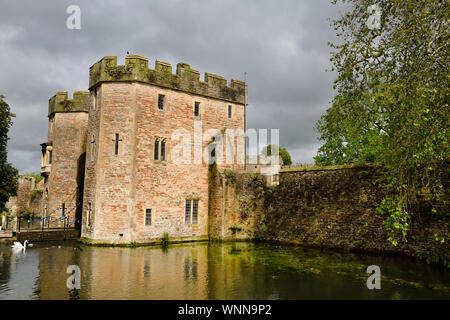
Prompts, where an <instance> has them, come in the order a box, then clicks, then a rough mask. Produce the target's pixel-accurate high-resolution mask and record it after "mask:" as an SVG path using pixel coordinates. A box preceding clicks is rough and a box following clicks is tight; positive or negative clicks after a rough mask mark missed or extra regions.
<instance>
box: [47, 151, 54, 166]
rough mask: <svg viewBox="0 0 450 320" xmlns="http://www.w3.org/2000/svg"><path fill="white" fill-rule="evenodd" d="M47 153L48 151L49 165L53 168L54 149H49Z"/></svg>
mask: <svg viewBox="0 0 450 320" xmlns="http://www.w3.org/2000/svg"><path fill="white" fill-rule="evenodd" d="M47 151H48V158H47V164H48V165H49V166H51V165H52V163H53V148H50V149H47Z"/></svg>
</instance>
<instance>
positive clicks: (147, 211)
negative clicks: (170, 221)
mask: <svg viewBox="0 0 450 320" xmlns="http://www.w3.org/2000/svg"><path fill="white" fill-rule="evenodd" d="M145 225H146V226H151V225H152V209H145Z"/></svg>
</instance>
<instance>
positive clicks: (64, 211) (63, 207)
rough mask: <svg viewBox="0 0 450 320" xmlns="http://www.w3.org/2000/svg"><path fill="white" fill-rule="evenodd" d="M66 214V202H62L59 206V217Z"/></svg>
mask: <svg viewBox="0 0 450 320" xmlns="http://www.w3.org/2000/svg"><path fill="white" fill-rule="evenodd" d="M65 214H66V203H65V202H63V204H62V206H61V217H64V216H65Z"/></svg>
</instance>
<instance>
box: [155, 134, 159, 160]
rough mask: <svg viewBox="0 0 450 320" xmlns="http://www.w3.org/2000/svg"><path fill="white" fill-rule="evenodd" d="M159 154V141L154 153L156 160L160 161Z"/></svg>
mask: <svg viewBox="0 0 450 320" xmlns="http://www.w3.org/2000/svg"><path fill="white" fill-rule="evenodd" d="M158 153H159V140H158V139H156V140H155V152H154V159H155V160H158Z"/></svg>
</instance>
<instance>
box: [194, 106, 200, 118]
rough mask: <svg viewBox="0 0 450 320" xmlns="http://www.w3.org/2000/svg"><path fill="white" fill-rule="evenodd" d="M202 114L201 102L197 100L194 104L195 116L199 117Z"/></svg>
mask: <svg viewBox="0 0 450 320" xmlns="http://www.w3.org/2000/svg"><path fill="white" fill-rule="evenodd" d="M199 115H200V102H195V104H194V116H195V117H198V116H199Z"/></svg>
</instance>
